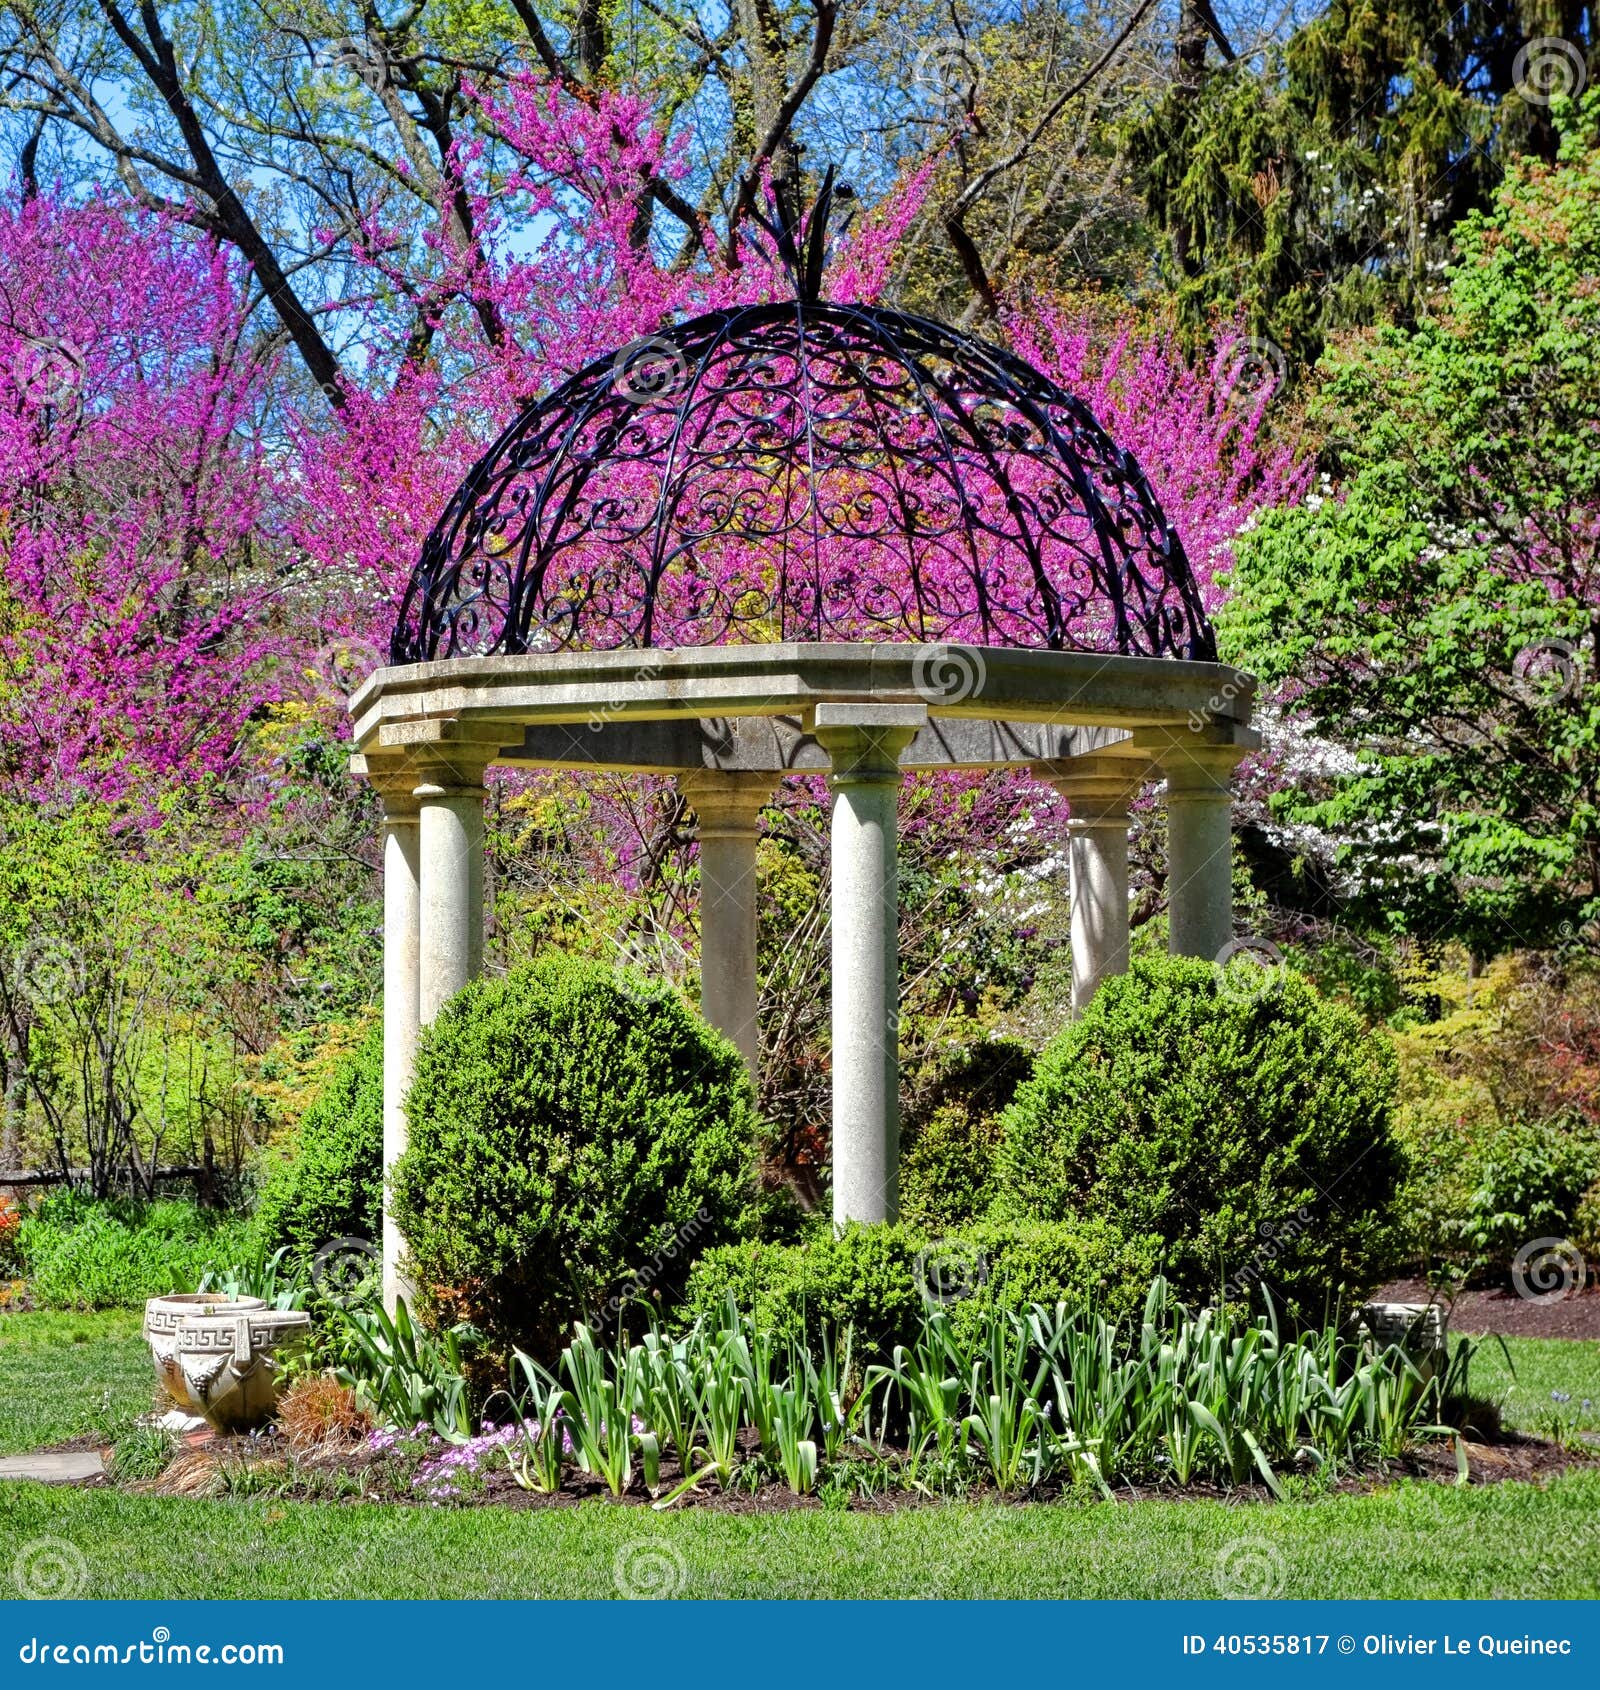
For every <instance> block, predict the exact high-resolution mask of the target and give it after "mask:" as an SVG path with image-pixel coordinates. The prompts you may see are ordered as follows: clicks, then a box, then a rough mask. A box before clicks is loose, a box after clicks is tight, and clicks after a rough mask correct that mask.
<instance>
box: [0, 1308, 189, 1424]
mask: <svg viewBox="0 0 1600 1690" xmlns="http://www.w3.org/2000/svg"><path fill="white" fill-rule="evenodd" d="M139 1321H140V1317H139V1315H138V1313H137V1312H136V1311H133V1310H130V1309H106V1310H103V1311H101V1312H100V1313H98V1314H47V1313H39V1312H35V1313H29V1314H0V1455H14V1454H16V1453H17V1452H19V1451H21V1450H27V1449H37V1448H39V1447H40V1446H41V1445H43V1444H52V1443H60V1442H61V1441H62V1440H63V1439H65V1438H71V1437H75V1436H76V1435H77V1434H78V1433H79V1432H88V1431H97V1430H98V1431H105V1432H106V1433H107V1435H108V1436H109V1435H110V1434H112V1433H114V1432H116V1431H119V1430H121V1429H123V1428H124V1427H126V1426H127V1425H128V1423H129V1422H130V1421H132V1420H133V1418H134V1417H135V1416H136V1415H140V1414H146V1413H148V1412H149V1410H150V1407H151V1405H152V1403H153V1402H154V1401H155V1385H156V1377H155V1370H154V1368H153V1367H152V1366H151V1365H150V1352H149V1350H147V1349H146V1348H145V1344H144V1340H143V1339H142V1338H141V1337H140V1336H139Z"/></svg>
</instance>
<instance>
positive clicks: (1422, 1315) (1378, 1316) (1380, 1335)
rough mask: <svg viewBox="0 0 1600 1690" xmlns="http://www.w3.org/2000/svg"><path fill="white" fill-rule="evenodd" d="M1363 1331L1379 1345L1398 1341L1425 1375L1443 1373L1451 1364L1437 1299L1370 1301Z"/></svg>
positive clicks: (1364, 1312)
mask: <svg viewBox="0 0 1600 1690" xmlns="http://www.w3.org/2000/svg"><path fill="white" fill-rule="evenodd" d="M1361 1335H1362V1337H1363V1338H1365V1339H1366V1340H1367V1341H1368V1343H1369V1344H1371V1345H1372V1346H1373V1347H1374V1348H1375V1349H1379V1350H1384V1349H1387V1348H1388V1347H1389V1346H1390V1345H1391V1344H1397V1345H1398V1346H1399V1347H1400V1349H1401V1350H1403V1351H1404V1352H1405V1354H1406V1355H1407V1356H1408V1357H1410V1359H1411V1360H1412V1361H1414V1362H1415V1363H1416V1364H1417V1367H1418V1369H1419V1370H1420V1371H1421V1373H1422V1376H1423V1378H1424V1379H1433V1378H1436V1377H1443V1375H1444V1373H1445V1371H1446V1369H1447V1366H1448V1364H1449V1339H1448V1337H1447V1336H1446V1329H1445V1315H1444V1311H1443V1309H1441V1308H1440V1307H1439V1305H1438V1304H1437V1303H1366V1304H1364V1305H1363V1306H1362V1310H1361Z"/></svg>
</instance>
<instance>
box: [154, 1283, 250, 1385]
mask: <svg viewBox="0 0 1600 1690" xmlns="http://www.w3.org/2000/svg"><path fill="white" fill-rule="evenodd" d="M266 1306H267V1305H266V1304H265V1303H264V1302H263V1301H262V1300H261V1299H260V1298H259V1297H230V1296H228V1295H227V1294H226V1293H225V1292H222V1291H174V1292H171V1293H170V1294H169V1295H167V1296H165V1297H152V1298H151V1299H150V1300H149V1301H148V1302H147V1303H146V1304H145V1306H144V1341H145V1342H146V1343H147V1344H148V1345H149V1346H150V1355H151V1358H152V1359H153V1360H154V1362H155V1364H156V1377H157V1378H158V1379H159V1380H160V1381H161V1384H162V1387H163V1389H164V1390H165V1391H166V1393H167V1395H168V1396H169V1397H171V1398H172V1400H173V1401H174V1402H175V1403H176V1404H177V1405H178V1407H179V1408H181V1409H184V1410H185V1411H187V1410H188V1407H189V1394H188V1392H187V1391H185V1390H184V1388H183V1374H182V1373H181V1372H180V1371H179V1369H178V1327H179V1325H180V1324H181V1323H182V1321H183V1320H184V1318H185V1317H186V1316H187V1315H191V1314H196V1313H201V1312H206V1311H209V1310H211V1309H219V1308H236V1309H264V1308H265V1307H266Z"/></svg>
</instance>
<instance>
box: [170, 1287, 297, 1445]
mask: <svg viewBox="0 0 1600 1690" xmlns="http://www.w3.org/2000/svg"><path fill="white" fill-rule="evenodd" d="M310 1330H311V1316H310V1315H308V1314H306V1313H305V1312H304V1311H303V1310H300V1309H268V1308H259V1309H245V1308H240V1307H238V1306H237V1305H231V1306H227V1307H224V1308H220V1309H214V1310H211V1311H209V1312H204V1313H191V1314H190V1315H189V1316H188V1317H187V1318H186V1319H185V1320H184V1321H183V1322H182V1324H181V1325H180V1326H179V1327H178V1370H179V1372H180V1373H181V1374H182V1376H183V1389H184V1401H185V1404H186V1406H189V1407H192V1408H193V1410H194V1412H195V1413H196V1414H202V1415H204V1416H205V1418H206V1421H207V1423H208V1424H209V1425H210V1426H211V1427H212V1428H213V1429H214V1430H216V1431H218V1432H248V1431H250V1430H252V1429H253V1428H254V1427H257V1426H263V1425H265V1424H266V1422H267V1421H268V1420H270V1419H271V1418H272V1415H273V1411H274V1410H275V1409H276V1408H277V1406H278V1383H279V1372H280V1367H279V1363H280V1361H281V1359H282V1358H283V1357H284V1356H286V1355H287V1354H288V1353H290V1352H291V1351H292V1350H294V1349H295V1348H297V1347H298V1346H299V1345H301V1344H303V1343H304V1342H305V1339H306V1335H307V1334H308V1333H309V1332H310Z"/></svg>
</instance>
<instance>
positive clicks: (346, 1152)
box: [254, 1026, 383, 1261]
mask: <svg viewBox="0 0 1600 1690" xmlns="http://www.w3.org/2000/svg"><path fill="white" fill-rule="evenodd" d="M270 1154H271V1157H272V1160H271V1161H270V1162H269V1164H268V1171H267V1174H266V1177H265V1179H264V1180H263V1182H262V1185H261V1190H260V1193H259V1195H258V1197H257V1200H256V1210H255V1222H254V1228H255V1236H256V1238H257V1240H258V1241H259V1243H260V1245H261V1247H262V1249H263V1250H264V1251H265V1252H266V1253H268V1254H270V1253H271V1252H272V1251H274V1250H276V1249H278V1248H279V1247H280V1246H282V1245H287V1246H288V1248H289V1250H290V1252H291V1253H292V1254H293V1255H294V1256H296V1257H298V1258H300V1259H301V1260H304V1261H310V1260H311V1259H312V1258H313V1257H314V1256H315V1255H316V1253H317V1251H318V1250H319V1249H320V1248H321V1247H322V1246H323V1245H324V1244H326V1243H328V1242H329V1241H330V1240H332V1239H335V1238H366V1239H371V1240H374V1241H375V1240H376V1239H377V1238H378V1237H379V1235H380V1234H381V1232H382V1227H383V1028H382V1027H381V1026H375V1027H373V1029H372V1030H371V1032H370V1033H368V1035H367V1037H366V1038H365V1039H364V1040H363V1041H362V1043H361V1044H360V1046H358V1047H357V1049H356V1050H355V1051H354V1052H353V1053H352V1054H351V1056H350V1057H349V1058H348V1059H347V1060H345V1061H344V1062H342V1063H341V1064H340V1065H339V1066H338V1067H337V1068H336V1069H335V1070H334V1072H333V1074H332V1076H331V1078H330V1079H329V1080H328V1083H327V1084H326V1085H325V1086H324V1087H323V1088H322V1090H321V1091H320V1092H318V1094H317V1097H316V1100H315V1101H314V1102H313V1103H312V1104H311V1106H310V1108H308V1109H307V1110H306V1112H305V1114H304V1115H303V1116H302V1117H301V1120H300V1124H299V1126H298V1128H297V1129H296V1130H295V1133H294V1135H293V1136H292V1138H291V1140H290V1142H289V1145H288V1146H287V1153H285V1151H284V1150H282V1149H280V1148H279V1147H276V1146H275V1147H274V1149H273V1151H272V1152H271V1153H270Z"/></svg>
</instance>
